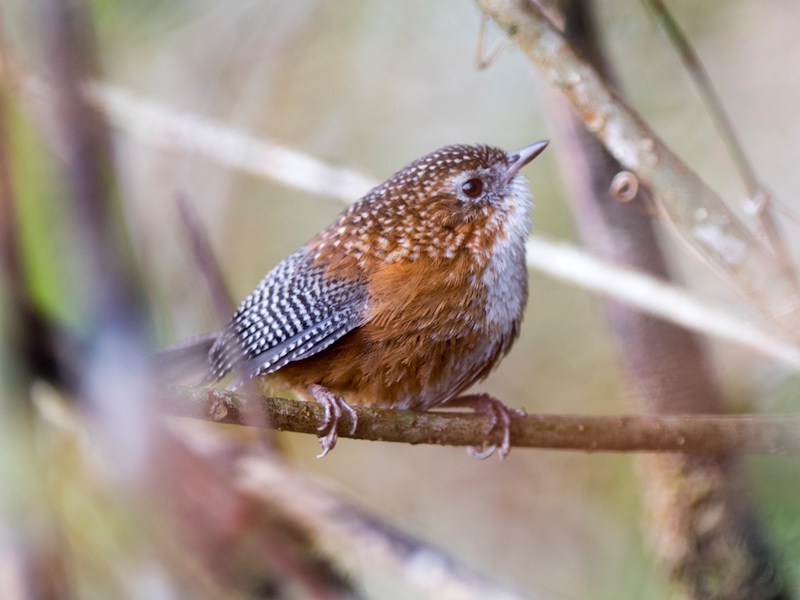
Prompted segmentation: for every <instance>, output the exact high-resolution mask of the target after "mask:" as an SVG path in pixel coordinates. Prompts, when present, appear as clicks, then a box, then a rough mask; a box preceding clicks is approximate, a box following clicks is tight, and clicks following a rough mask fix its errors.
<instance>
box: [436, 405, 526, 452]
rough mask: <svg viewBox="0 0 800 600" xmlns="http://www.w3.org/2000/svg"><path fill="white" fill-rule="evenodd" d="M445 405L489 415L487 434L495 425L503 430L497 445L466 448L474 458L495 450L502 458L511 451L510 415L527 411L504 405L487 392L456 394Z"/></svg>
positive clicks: (515, 415) (519, 414) (516, 415)
mask: <svg viewBox="0 0 800 600" xmlns="http://www.w3.org/2000/svg"><path fill="white" fill-rule="evenodd" d="M446 406H452V407H464V408H471V409H472V410H474V411H475V412H476V413H479V414H484V415H488V416H489V428H488V429H487V430H486V435H489V434H490V433H491V432H492V431H494V429H495V428H496V427H500V428H501V429H502V431H503V441H502V442H501V443H500V445H499V446H497V445H495V444H492V445H490V446H470V447H469V448H467V452H469V453H470V454H471V455H472V456H474V457H475V458H488V457H490V456H491V455H492V453H493V452H494V451H495V450H497V455H498V457H499V458H500V460H503V459H504V458H505V457H506V456H508V453H509V452H510V451H511V417H524V416H525V415H526V414H527V413H526V412H525V411H524V410H520V409H517V408H511V407H509V406H506V405H505V404H503V403H502V402H500V400H498V399H497V398H495V397H494V396H490V395H489V394H469V395H466V396H458V397H457V398H453V399H452V400H448V401H447V404H446Z"/></svg>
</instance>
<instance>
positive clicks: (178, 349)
mask: <svg viewBox="0 0 800 600" xmlns="http://www.w3.org/2000/svg"><path fill="white" fill-rule="evenodd" d="M217 337H219V333H206V334H203V335H198V336H195V337H191V338H188V339H186V340H181V341H180V342H175V343H174V344H170V345H169V346H165V347H163V348H160V349H158V350H156V351H155V352H154V353H153V355H152V357H151V360H152V367H153V372H154V373H155V377H156V380H157V381H161V382H165V383H177V382H179V381H185V380H189V379H192V380H196V381H204V380H206V379H208V375H209V358H208V356H209V352H210V351H211V347H212V346H213V345H214V343H215V342H216V341H217Z"/></svg>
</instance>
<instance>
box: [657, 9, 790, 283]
mask: <svg viewBox="0 0 800 600" xmlns="http://www.w3.org/2000/svg"><path fill="white" fill-rule="evenodd" d="M643 2H644V4H645V5H646V6H648V7H649V8H650V9H651V10H652V11H653V13H654V14H655V16H656V18H657V19H658V22H659V23H660V25H661V27H662V29H663V30H664V33H665V34H666V36H667V38H668V39H669V41H670V43H672V45H673V47H674V48H675V50H676V51H677V52H678V54H679V55H680V58H681V61H682V62H683V64H684V66H685V67H686V70H687V71H688V72H689V75H691V77H692V80H693V81H694V83H695V86H696V87H697V91H698V92H699V94H700V97H701V98H702V100H703V103H704V104H705V106H706V110H707V111H708V114H709V115H710V116H711V119H712V120H713V121H714V124H715V125H716V127H717V131H718V132H719V135H720V137H721V138H722V141H723V143H724V144H725V147H726V148H727V149H728V153H729V154H730V155H731V158H732V159H733V163H734V166H735V167H736V170H737V172H738V173H739V177H740V178H741V179H742V182H743V183H744V185H745V188H746V189H747V195H748V205H752V206H754V208H755V209H756V210H755V211H754V215H755V216H756V218H758V220H759V225H760V229H761V232H762V235H763V236H764V238H765V240H766V241H767V242H768V243H769V244H770V246H771V247H772V250H773V252H774V253H775V255H776V257H777V259H778V260H779V261H780V262H781V266H782V268H784V269H785V270H787V271H788V273H787V275H788V276H789V277H796V274H795V273H794V265H792V262H791V259H790V258H789V254H788V252H787V249H786V244H785V243H784V241H783V238H782V237H781V235H780V231H779V230H778V227H777V225H776V223H775V219H774V217H773V215H772V210H771V206H770V205H771V203H772V202H773V200H772V198H771V197H769V195H768V194H767V193H766V191H765V190H764V187H763V185H762V184H761V182H760V180H759V178H758V175H757V174H756V170H755V168H754V167H753V164H752V162H751V161H750V159H749V158H748V156H747V153H746V152H745V151H744V146H743V145H742V143H741V142H740V141H739V136H738V135H737V134H736V130H735V129H734V126H733V121H731V118H730V117H729V116H728V113H727V112H726V110H725V107H724V106H723V104H722V100H721V99H720V97H719V95H718V94H717V90H716V89H715V88H714V85H713V84H712V83H711V77H709V75H708V72H707V71H706V69H705V67H704V66H703V63H702V62H700V58H699V57H698V56H697V52H695V50H694V47H692V44H691V42H690V41H689V38H687V37H686V35H685V34H684V33H683V31H682V30H681V28H680V25H678V22H677V21H676V20H675V19H674V18H673V17H672V15H671V14H670V12H669V11H668V10H667V7H666V5H665V4H664V2H662V0H643ZM759 201H760V204H759ZM745 208H749V206H746V207H745Z"/></svg>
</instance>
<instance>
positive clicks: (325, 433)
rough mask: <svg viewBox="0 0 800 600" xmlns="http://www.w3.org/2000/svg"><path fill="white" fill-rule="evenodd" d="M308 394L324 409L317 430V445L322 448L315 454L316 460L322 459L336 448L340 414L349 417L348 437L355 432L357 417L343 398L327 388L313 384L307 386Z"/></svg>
mask: <svg viewBox="0 0 800 600" xmlns="http://www.w3.org/2000/svg"><path fill="white" fill-rule="evenodd" d="M307 389H308V392H309V393H310V394H311V396H312V397H313V398H314V400H316V401H317V402H319V403H320V404H321V405H322V407H323V408H324V409H325V417H324V419H323V420H322V425H320V426H319V427H318V428H317V431H319V432H320V433H321V435H320V436H319V445H320V446H322V452H320V453H319V454H317V458H322V457H323V456H325V455H326V454H328V452H330V451H331V450H333V447H334V446H336V440H338V439H339V432H338V429H339V421H340V420H341V419H342V413H345V412H346V413H347V415H348V417H350V431H349V433H350V435H352V434H354V433H355V432H356V427H357V426H358V415H357V414H356V411H354V410H353V408H352V407H351V406H350V405H349V404H347V402H345V401H344V398H342V397H341V396H339V395H338V394H334V393H333V392H332V391H330V390H329V389H328V388H326V387H324V386H321V385H317V384H316V383H313V384H311V385H309V386H308V388H307Z"/></svg>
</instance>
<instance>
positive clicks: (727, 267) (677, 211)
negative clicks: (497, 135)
mask: <svg viewBox="0 0 800 600" xmlns="http://www.w3.org/2000/svg"><path fill="white" fill-rule="evenodd" d="M478 4H479V5H480V7H481V9H482V10H483V11H484V12H485V13H487V14H489V15H490V16H491V17H492V18H493V19H494V21H495V22H496V23H497V24H498V25H499V26H500V28H501V29H503V30H504V31H505V32H506V34H507V35H508V36H509V38H510V39H511V41H512V42H513V43H514V44H515V45H516V46H517V47H518V48H519V49H520V50H521V51H522V52H523V54H525V56H527V57H528V59H529V60H530V61H531V62H532V63H534V64H535V65H536V66H537V67H539V70H540V72H541V73H542V75H543V76H544V77H545V79H547V80H548V81H549V82H550V83H551V84H553V85H554V86H555V87H556V88H558V89H559V90H560V91H561V92H562V93H563V95H564V97H565V98H566V99H567V100H568V101H569V103H570V104H571V105H572V106H573V108H574V109H575V110H576V111H577V114H578V115H579V116H580V118H581V119H582V120H583V122H584V124H585V125H586V127H587V128H588V129H589V130H590V131H591V132H592V133H593V134H594V135H595V136H597V138H598V139H600V140H601V141H602V142H603V143H604V145H605V147H606V148H607V149H608V151H609V152H610V153H611V154H612V155H613V156H614V158H616V159H617V161H619V163H620V164H621V165H622V166H623V167H624V168H626V169H628V170H630V171H633V172H634V173H636V176H637V177H638V178H639V179H640V181H642V182H643V183H644V184H645V185H647V186H648V187H649V188H650V189H651V191H652V192H653V194H654V196H655V197H656V199H657V201H658V202H659V203H660V204H661V205H662V206H663V207H664V210H665V211H666V213H667V214H668V215H669V217H670V219H671V220H672V221H673V223H674V224H675V226H676V228H677V230H678V231H679V232H680V234H681V235H682V236H683V237H684V238H685V239H686V240H687V241H688V242H689V243H690V244H691V245H692V246H693V247H694V248H695V249H696V250H697V251H698V252H699V253H700V254H701V255H702V256H704V257H705V258H706V259H707V260H708V261H709V262H710V263H711V264H713V265H715V267H716V269H715V270H716V271H718V272H719V273H720V274H721V275H723V278H724V280H726V281H728V282H729V283H731V284H732V285H733V287H734V288H735V289H736V290H738V291H739V292H740V293H742V294H743V295H744V296H745V297H746V298H747V299H748V300H749V301H751V302H752V303H753V304H754V305H755V306H756V308H757V309H758V310H759V311H761V312H763V313H764V314H765V315H766V316H768V317H769V318H771V319H772V320H773V321H775V322H776V323H778V324H781V325H782V326H783V327H784V328H785V329H786V331H787V332H789V333H790V334H791V335H792V336H793V337H795V338H797V337H799V336H800V300H798V298H800V294H799V293H798V288H797V285H796V282H795V280H794V279H793V278H792V277H790V276H788V275H787V273H786V271H785V270H784V269H783V268H782V267H781V265H780V264H779V263H778V261H776V260H775V258H774V257H773V256H772V253H771V252H770V250H769V249H768V248H767V247H766V246H765V245H763V244H762V243H761V242H760V240H759V239H758V238H756V237H754V236H753V235H752V233H751V232H750V231H749V230H748V228H747V227H746V226H745V225H744V224H742V223H741V222H740V221H739V220H738V218H737V217H736V216H735V215H734V214H733V213H732V212H731V211H730V210H729V209H728V208H727V207H726V206H725V204H724V202H723V201H722V200H721V199H720V198H719V196H717V195H716V194H715V193H714V192H713V191H712V190H711V189H710V188H708V186H706V185H705V184H704V183H703V182H702V181H701V180H700V178H699V177H698V176H697V174H696V173H694V172H693V171H692V170H691V169H689V167H687V165H686V164H685V163H684V162H683V161H681V160H680V159H679V158H678V157H677V156H676V155H675V154H674V153H673V152H672V151H671V150H670V149H669V148H667V146H666V145H665V144H664V143H663V142H662V141H661V140H660V139H659V138H658V136H656V135H655V132H653V131H652V130H651V129H650V128H649V127H648V126H647V125H646V124H645V123H644V121H643V120H642V119H641V118H640V117H639V116H638V115H637V114H636V113H635V112H634V111H633V110H632V109H631V108H629V107H628V106H627V105H626V104H625V103H624V102H623V101H622V100H621V99H620V98H619V97H618V96H617V95H616V94H615V93H614V92H613V91H612V90H611V89H610V88H609V87H608V86H607V85H606V83H605V81H604V79H603V78H602V77H601V76H600V75H599V74H598V73H597V71H596V70H595V69H594V68H593V67H592V66H591V65H589V64H588V63H587V62H586V61H585V60H583V59H582V58H581V57H579V56H578V54H577V53H576V52H575V51H574V50H573V48H572V47H571V46H570V44H569V43H567V41H566V40H565V39H564V37H563V35H562V34H561V33H560V32H559V31H558V30H557V29H556V28H555V27H554V26H553V25H552V23H551V22H550V21H549V20H548V19H547V17H546V16H545V15H544V13H543V12H542V10H541V9H540V8H539V6H538V5H537V4H536V3H535V2H524V1H522V0H478Z"/></svg>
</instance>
